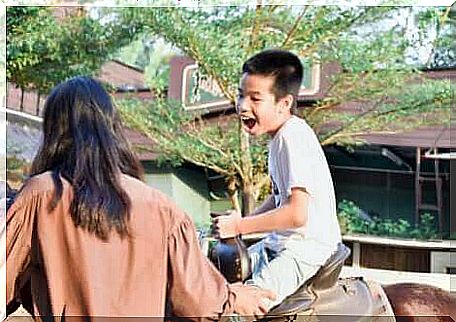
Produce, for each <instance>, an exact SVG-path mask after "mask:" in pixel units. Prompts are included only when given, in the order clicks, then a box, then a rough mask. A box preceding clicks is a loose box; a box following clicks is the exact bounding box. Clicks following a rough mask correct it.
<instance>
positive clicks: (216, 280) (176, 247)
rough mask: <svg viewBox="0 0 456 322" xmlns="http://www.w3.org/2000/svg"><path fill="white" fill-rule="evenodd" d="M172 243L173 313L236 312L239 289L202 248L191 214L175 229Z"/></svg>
mask: <svg viewBox="0 0 456 322" xmlns="http://www.w3.org/2000/svg"><path fill="white" fill-rule="evenodd" d="M168 246H169V253H168V254H169V255H168V261H169V265H168V275H169V278H168V301H169V302H170V304H171V307H172V311H173V314H174V315H176V316H180V317H187V318H191V319H192V320H200V319H202V320H206V319H219V318H220V315H222V314H229V313H232V312H233V305H234V301H235V298H236V296H235V293H234V292H233V291H232V290H231V288H230V286H229V284H228V282H227V281H226V280H225V278H224V277H223V276H222V275H221V274H220V273H219V271H218V270H217V269H216V268H215V267H214V266H213V265H212V263H211V262H210V261H209V260H208V258H207V257H206V256H204V254H203V253H202V252H201V249H200V247H199V243H198V241H197V238H196V232H195V227H194V225H193V223H192V221H191V220H190V219H189V218H188V217H187V216H184V219H183V220H181V221H180V223H179V224H177V225H176V226H175V227H174V228H173V229H172V230H171V232H170V235H169V241H168Z"/></svg>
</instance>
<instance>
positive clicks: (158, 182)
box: [144, 167, 210, 227]
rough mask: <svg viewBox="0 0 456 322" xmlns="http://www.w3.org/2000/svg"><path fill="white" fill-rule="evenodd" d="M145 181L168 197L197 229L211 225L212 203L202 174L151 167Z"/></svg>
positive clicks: (147, 170)
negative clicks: (189, 218) (188, 217)
mask: <svg viewBox="0 0 456 322" xmlns="http://www.w3.org/2000/svg"><path fill="white" fill-rule="evenodd" d="M202 178H203V179H204V181H202ZM144 179H145V182H146V183H147V184H148V185H150V186H152V187H154V188H156V189H158V190H160V191H161V192H163V193H165V194H166V195H168V196H169V197H170V198H171V199H172V200H173V201H174V202H175V203H176V204H177V206H178V207H180V208H181V209H183V210H184V211H185V212H186V213H187V214H188V215H189V216H190V217H191V218H192V219H193V222H194V223H195V225H196V226H197V227H201V226H203V225H205V226H207V225H208V224H209V212H210V202H209V200H208V197H207V196H208V195H207V189H205V188H204V187H205V184H206V181H205V178H204V176H203V175H202V174H200V173H198V172H197V171H192V170H188V169H176V170H175V171H168V170H160V169H151V168H150V167H149V168H146V174H145V176H144ZM202 183H203V184H202Z"/></svg>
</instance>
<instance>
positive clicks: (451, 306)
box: [383, 283, 456, 322]
mask: <svg viewBox="0 0 456 322" xmlns="http://www.w3.org/2000/svg"><path fill="white" fill-rule="evenodd" d="M383 290H384V291H385V293H386V296H387V297H388V299H389V301H390V304H391V306H392V308H393V311H394V314H395V315H396V321H397V322H418V321H419V322H450V321H456V296H455V295H452V294H451V293H449V292H447V291H445V290H442V289H440V288H438V287H435V286H430V285H424V284H418V283H400V284H391V285H384V286H383Z"/></svg>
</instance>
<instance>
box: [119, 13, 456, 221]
mask: <svg viewBox="0 0 456 322" xmlns="http://www.w3.org/2000/svg"><path fill="white" fill-rule="evenodd" d="M429 10H430V11H432V10H434V12H435V15H439V14H441V11H439V9H429ZM400 14H401V10H400V9H398V8H394V7H359V8H354V7H350V8H345V7H336V6H328V7H314V6H301V7H297V6H293V7H290V6H276V5H272V6H263V5H261V4H258V5H257V6H253V7H252V6H246V7H217V8H209V9H191V8H187V9H186V8H148V9H145V8H141V9H134V8H131V9H128V10H124V9H123V10H120V11H119V10H118V11H116V15H117V22H116V23H121V24H122V25H130V26H131V27H132V28H134V29H135V30H138V31H140V32H143V33H149V34H153V35H160V36H161V37H163V38H164V39H165V40H166V41H168V42H169V43H171V44H172V45H174V46H175V47H177V48H179V49H181V50H182V51H183V52H184V53H185V54H187V55H188V56H190V57H191V58H193V59H194V60H196V61H197V62H198V65H199V68H200V70H201V72H202V73H204V74H205V75H207V76H208V77H211V78H212V79H213V80H215V81H216V82H217V84H218V86H219V87H220V89H221V91H222V92H223V94H224V95H225V96H226V98H228V99H229V101H230V102H231V104H232V105H234V104H235V103H236V88H237V84H238V78H239V70H240V66H241V64H242V62H243V61H244V60H245V59H246V58H248V57H249V56H251V55H252V54H253V53H255V52H258V51H259V50H261V49H264V48H268V47H280V48H284V49H288V50H291V51H293V52H295V53H297V54H298V55H299V56H300V57H302V59H303V62H304V64H310V65H312V64H317V63H320V64H325V63H327V62H331V61H337V62H338V63H339V64H340V65H341V67H342V69H343V72H342V73H339V74H338V75H336V76H334V77H332V79H331V80H330V83H331V84H330V88H329V91H328V93H327V96H326V97H325V98H324V99H322V100H320V101H317V102H316V103H314V104H313V105H312V106H311V107H309V108H306V109H304V110H303V111H302V116H303V117H304V118H305V119H306V120H307V122H308V123H309V124H310V125H311V126H312V127H313V128H314V130H315V131H316V133H317V134H318V136H319V138H320V140H321V143H322V144H323V145H327V144H341V145H354V144H362V143H363V140H362V138H361V135H362V134H367V133H385V132H392V131H403V130H405V129H410V128H414V127H417V126H420V125H423V124H427V125H429V124H435V123H441V122H446V121H447V120H449V113H450V104H451V90H452V89H451V88H450V85H449V82H445V81H422V82H420V83H416V82H415V83H413V82H412V80H414V79H416V78H417V77H418V76H419V74H420V73H419V71H417V70H416V68H415V67H414V66H410V65H407V63H406V57H405V54H404V53H405V51H406V49H407V48H408V47H409V46H410V42H409V41H408V40H407V38H406V37H404V34H405V32H406V28H405V27H402V26H400V25H396V26H393V27H388V26H387V28H384V30H380V31H379V30H378V28H374V27H372V26H377V27H378V25H379V24H380V25H382V24H383V25H384V24H386V23H383V21H386V20H388V19H392V20H394V19H396V18H397V15H400ZM402 14H403V13H402ZM423 17H424V16H423ZM431 22H432V21H431V19H427V20H426V19H424V18H423V20H422V26H421V27H422V28H425V27H426V28H427V26H428V25H426V23H427V24H429V23H431ZM353 101H355V102H359V103H361V106H362V112H361V113H358V114H351V113H341V112H340V111H338V110H337V107H338V106H339V105H340V104H343V103H347V102H353ZM120 104H121V106H122V113H123V116H124V118H125V120H126V121H127V123H128V124H129V125H130V126H132V127H134V128H136V129H139V130H140V131H142V132H143V133H145V134H146V135H148V136H150V137H151V138H152V139H154V140H155V141H156V142H157V146H158V148H159V150H160V151H161V152H162V153H163V155H164V157H165V158H167V159H168V160H171V161H173V162H175V163H181V162H184V161H185V162H190V163H194V164H196V165H200V166H203V167H207V168H210V169H212V170H214V171H216V172H218V173H220V174H222V175H224V176H225V177H226V179H227V187H228V191H229V193H230V196H231V200H232V203H233V206H234V207H235V208H238V209H239V204H238V203H237V191H238V190H241V191H242V195H243V204H242V206H243V212H244V214H246V213H249V212H250V211H252V209H253V208H254V203H255V199H256V197H257V196H258V195H259V191H260V189H261V188H262V186H263V185H264V184H265V183H267V182H268V178H267V174H266V171H265V170H266V151H265V148H264V145H262V144H260V143H261V142H259V141H261V140H264V138H259V139H258V140H257V139H250V140H249V138H248V137H247V136H246V134H245V133H244V132H243V131H242V130H241V127H240V126H239V123H237V122H238V121H237V119H236V118H235V117H231V118H229V117H227V118H226V119H224V121H219V122H218V123H217V124H213V122H212V123H211V122H209V121H207V120H205V118H204V112H200V113H194V114H191V113H189V112H187V111H183V109H182V107H181V106H179V105H178V104H176V103H175V102H170V101H167V100H164V99H158V100H156V101H154V102H150V103H143V102H138V101H125V102H120ZM329 123H330V124H332V125H331V126H330V127H328V126H327V125H328V124H329Z"/></svg>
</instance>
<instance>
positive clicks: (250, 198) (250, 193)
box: [242, 182, 256, 216]
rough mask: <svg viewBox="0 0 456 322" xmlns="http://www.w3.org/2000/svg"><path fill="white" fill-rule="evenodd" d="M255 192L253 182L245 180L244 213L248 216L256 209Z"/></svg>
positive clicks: (243, 190) (243, 188) (243, 193)
mask: <svg viewBox="0 0 456 322" xmlns="http://www.w3.org/2000/svg"><path fill="white" fill-rule="evenodd" d="M255 201H256V200H255V194H254V190H253V184H252V182H243V187H242V214H243V216H248V215H249V214H251V213H252V212H253V211H254V210H255Z"/></svg>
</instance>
